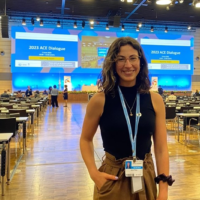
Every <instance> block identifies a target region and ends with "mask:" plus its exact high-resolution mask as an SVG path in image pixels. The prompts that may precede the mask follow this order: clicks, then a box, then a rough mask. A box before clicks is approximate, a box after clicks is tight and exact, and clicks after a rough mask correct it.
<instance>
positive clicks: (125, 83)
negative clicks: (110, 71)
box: [119, 80, 136, 87]
mask: <svg viewBox="0 0 200 200" xmlns="http://www.w3.org/2000/svg"><path fill="white" fill-rule="evenodd" d="M119 85H120V86H123V87H133V86H135V85H136V81H135V80H134V81H120V82H119Z"/></svg>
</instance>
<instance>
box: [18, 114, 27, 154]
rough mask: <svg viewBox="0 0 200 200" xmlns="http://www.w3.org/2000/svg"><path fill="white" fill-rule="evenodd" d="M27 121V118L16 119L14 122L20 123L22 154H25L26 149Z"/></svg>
mask: <svg viewBox="0 0 200 200" xmlns="http://www.w3.org/2000/svg"><path fill="white" fill-rule="evenodd" d="M27 121H28V117H16V122H18V123H22V126H23V128H22V130H23V154H25V149H26V122H27Z"/></svg>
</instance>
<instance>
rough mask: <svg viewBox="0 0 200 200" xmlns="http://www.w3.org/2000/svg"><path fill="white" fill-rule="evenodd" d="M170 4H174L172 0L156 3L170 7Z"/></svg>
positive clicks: (159, 0)
mask: <svg viewBox="0 0 200 200" xmlns="http://www.w3.org/2000/svg"><path fill="white" fill-rule="evenodd" d="M170 3H172V0H157V1H156V4H158V5H168V4H170Z"/></svg>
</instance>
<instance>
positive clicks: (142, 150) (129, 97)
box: [99, 86, 155, 160]
mask: <svg viewBox="0 0 200 200" xmlns="http://www.w3.org/2000/svg"><path fill="white" fill-rule="evenodd" d="M120 88H121V91H122V94H123V96H124V98H125V100H126V102H127V103H128V105H129V107H130V108H131V107H132V105H133V102H134V100H135V97H136V93H137V89H136V86H133V87H122V86H120ZM126 107H127V105H126ZM135 110H136V102H135V104H134V107H133V109H132V113H133V116H129V118H130V122H131V126H132V132H133V135H134V132H135ZM127 111H128V114H129V113H130V110H129V108H128V107H127ZM140 112H141V113H142V116H141V117H140V121H139V125H138V135H137V142H136V145H137V146H136V155H137V157H138V158H139V159H142V160H143V159H144V158H145V154H146V153H149V152H150V150H151V136H152V135H153V134H154V131H155V112H154V108H153V105H152V102H151V96H150V93H148V94H140ZM99 125H100V129H101V136H102V140H103V147H104V150H105V151H106V152H108V153H110V154H112V155H113V156H115V158H116V159H120V158H125V157H128V156H132V147H131V142H130V139H129V132H128V126H127V123H126V119H125V116H124V112H123V108H122V105H121V101H120V97H119V93H118V90H116V93H115V97H112V96H111V95H105V105H104V112H103V114H102V116H101V118H100V121H99ZM133 137H134V136H133Z"/></svg>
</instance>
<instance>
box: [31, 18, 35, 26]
mask: <svg viewBox="0 0 200 200" xmlns="http://www.w3.org/2000/svg"><path fill="white" fill-rule="evenodd" d="M31 24H32V25H33V26H34V25H35V21H34V18H33V17H32V18H31Z"/></svg>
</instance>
